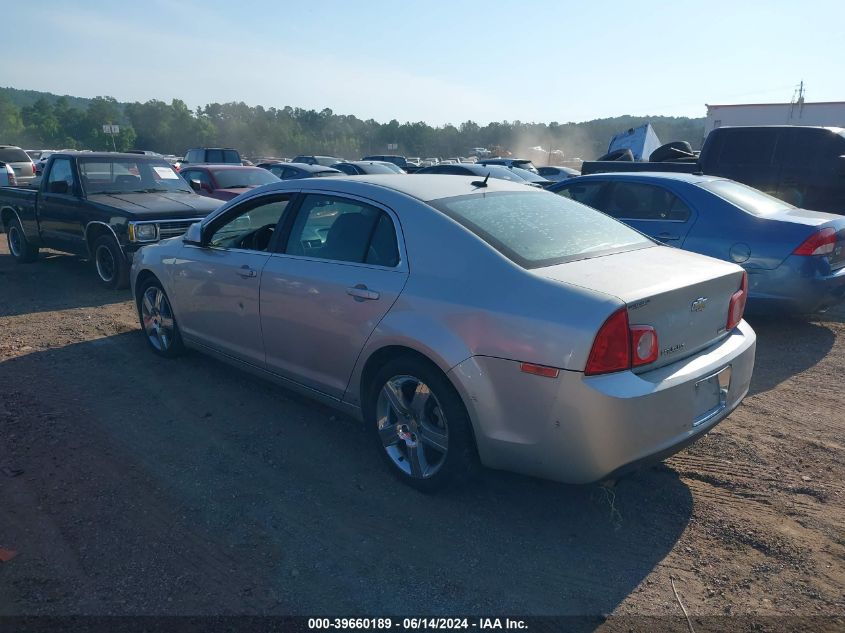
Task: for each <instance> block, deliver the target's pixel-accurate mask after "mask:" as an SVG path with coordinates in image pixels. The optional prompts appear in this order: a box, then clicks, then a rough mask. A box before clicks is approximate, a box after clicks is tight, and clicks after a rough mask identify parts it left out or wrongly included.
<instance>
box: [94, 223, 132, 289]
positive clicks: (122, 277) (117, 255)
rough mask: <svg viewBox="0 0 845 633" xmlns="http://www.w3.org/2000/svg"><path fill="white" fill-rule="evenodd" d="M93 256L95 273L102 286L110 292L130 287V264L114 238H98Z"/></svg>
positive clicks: (106, 236) (105, 236)
mask: <svg viewBox="0 0 845 633" xmlns="http://www.w3.org/2000/svg"><path fill="white" fill-rule="evenodd" d="M92 255H93V256H94V271H95V272H96V273H97V278H98V279H99V280H100V283H101V284H103V285H104V286H105V287H106V288H108V289H110V290H120V289H122V288H126V287H127V286H128V285H129V262H127V261H126V257H124V256H123V252H122V251H121V250H120V247H119V246H118V245H117V242H115V240H114V238H113V237H111V236H110V235H103V236H101V237H98V238H97V239H96V241H95V242H94V249H93V252H92Z"/></svg>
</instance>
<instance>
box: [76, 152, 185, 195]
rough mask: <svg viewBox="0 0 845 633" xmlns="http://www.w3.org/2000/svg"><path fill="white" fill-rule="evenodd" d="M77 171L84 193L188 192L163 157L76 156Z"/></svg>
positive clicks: (182, 181) (181, 180) (183, 182)
mask: <svg viewBox="0 0 845 633" xmlns="http://www.w3.org/2000/svg"><path fill="white" fill-rule="evenodd" d="M77 160H78V162H79V174H80V175H81V176H82V184H83V185H84V187H85V192H86V193H87V194H88V195H93V194H97V193H155V192H162V193H164V192H174V191H182V192H185V193H192V191H191V189H190V188H189V187H188V183H186V182H185V181H184V179H182V178H180V177H179V174H177V173H176V172H175V171H173V167H172V166H171V165H170V163H168V162H167V161H165V160H147V159H143V158H141V157H140V156H139V157H138V160H133V159H131V158H100V157H98V158H79V159H77Z"/></svg>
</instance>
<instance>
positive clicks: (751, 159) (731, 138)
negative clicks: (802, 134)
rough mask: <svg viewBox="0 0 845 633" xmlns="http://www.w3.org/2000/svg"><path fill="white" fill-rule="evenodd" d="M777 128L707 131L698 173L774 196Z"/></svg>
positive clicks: (776, 169) (779, 131)
mask: <svg viewBox="0 0 845 633" xmlns="http://www.w3.org/2000/svg"><path fill="white" fill-rule="evenodd" d="M784 129H786V128H780V127H747V128H743V127H737V128H719V129H716V130H713V131H712V132H710V136H713V138H712V139H711V138H709V137H708V139H707V144H706V146H705V150H704V151H703V152H702V157H703V160H702V171H703V172H704V173H705V174H707V175H709V176H710V175H712V176H722V177H724V178H730V179H731V180H736V181H738V182H741V183H744V184H746V185H749V186H751V187H754V188H755V189H759V190H760V191H764V192H766V193H768V194H769V195H777V189H778V178H779V176H780V167H779V166H778V165H777V163H776V161H775V148H776V147H777V143H778V139H779V137H780V134H781V133H782V131H783V130H784Z"/></svg>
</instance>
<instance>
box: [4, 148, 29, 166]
mask: <svg viewBox="0 0 845 633" xmlns="http://www.w3.org/2000/svg"><path fill="white" fill-rule="evenodd" d="M0 162H3V163H31V162H32V160H31V159H30V158H29V156H27V154H26V152H25V151H23V150H22V149H18V148H16V147H0Z"/></svg>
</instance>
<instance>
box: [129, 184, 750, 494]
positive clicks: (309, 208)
mask: <svg viewBox="0 0 845 633" xmlns="http://www.w3.org/2000/svg"><path fill="white" fill-rule="evenodd" d="M131 278H132V288H133V292H134V296H135V299H136V301H137V306H138V313H139V317H140V320H141V325H142V328H143V331H144V336H145V337H146V340H147V341H148V343H149V346H150V348H151V349H152V350H153V351H154V352H155V353H156V354H159V355H162V356H166V357H172V356H176V355H178V353H179V352H181V351H182V350H183V349H184V348H185V347H190V348H194V349H196V350H200V351H202V352H206V353H209V354H212V355H214V356H216V357H218V358H220V359H222V360H224V361H226V362H229V363H232V364H234V365H237V366H239V367H242V368H244V369H247V370H249V371H252V372H255V373H257V374H260V375H261V376H264V377H266V378H269V379H271V380H274V381H277V382H279V383H281V384H283V385H285V386H287V387H289V388H291V389H295V390H297V391H299V392H302V393H305V394H307V395H309V396H312V397H314V398H316V399H319V400H321V401H323V402H325V403H328V404H330V405H333V406H336V407H338V408H340V409H342V410H344V411H346V412H347V413H349V414H351V415H353V416H356V417H358V418H360V419H362V420H363V421H364V422H365V423H366V425H367V426H368V428H369V429H370V432H371V433H372V436H373V440H374V443H375V444H376V445H377V447H378V452H379V453H380V454H381V456H382V457H383V458H384V460H385V462H386V464H387V465H388V468H389V469H390V470H391V471H392V472H394V473H395V474H396V475H398V476H399V477H400V478H401V479H403V480H404V481H406V482H407V483H409V484H411V485H413V486H416V487H418V488H420V489H423V490H433V489H435V488H437V487H439V486H442V485H443V484H445V483H447V482H449V481H454V480H455V479H459V478H461V477H462V476H463V475H465V474H466V473H467V472H468V471H469V470H470V469H471V468H472V467H473V466H474V464H476V463H477V462H478V461H480V463H481V464H484V465H486V466H488V467H492V468H498V469H505V470H511V471H516V472H521V473H525V474H529V475H534V476H539V477H544V478H549V479H553V480H557V481H564V482H571V483H586V482H593V481H598V480H603V479H605V478H612V477H616V476H617V475H619V474H621V473H622V472H625V471H628V470H630V469H633V468H636V467H638V466H641V465H643V464H645V463H650V462H652V461H655V460H659V459H662V458H664V457H666V456H668V455H670V454H672V453H674V452H676V451H678V450H680V449H681V448H682V447H683V446H686V445H687V444H689V443H691V442H692V441H694V440H696V439H697V438H699V437H701V436H702V435H703V434H704V433H706V432H707V431H708V430H709V429H711V428H713V426H714V425H716V424H717V423H718V422H719V421H720V420H722V419H724V418H725V417H726V416H727V415H728V414H729V413H730V412H731V411H732V410H733V409H734V408H736V407H737V406H738V405H739V403H740V402H741V401H742V399H743V398H744V397H745V394H746V393H747V392H748V386H749V382H750V380H751V373H752V368H753V364H754V352H755V344H756V337H755V334H754V332H753V330H752V329H751V328H750V327H749V326H748V324H747V323H746V322H745V321H743V320H742V313H743V309H744V306H745V300H746V297H747V281H746V277H745V273H744V272H743V271H742V269H741V268H739V267H738V266H736V265H734V264H730V263H727V262H723V261H718V260H715V259H710V258H708V257H704V256H701V255H696V254H693V253H688V252H684V251H680V250H677V249H674V248H670V247H667V246H663V245H660V244H657V243H655V242H653V241H652V240H650V239H649V238H647V237H645V236H643V235H642V234H640V233H638V232H636V231H634V230H632V229H630V228H628V227H626V226H625V225H623V224H621V223H620V222H617V221H616V220H614V219H612V218H610V217H608V216H606V215H604V214H602V213H600V212H598V211H595V210H593V209H590V208H588V207H585V206H583V205H580V204H578V203H576V202H574V201H572V200H568V199H565V198H562V197H561V196H556V195H554V194H551V193H547V192H544V191H539V190H537V189H534V188H531V187H527V186H525V185H519V184H515V183H512V182H508V181H505V180H494V179H490V180H486V179H485V180H481V179H477V178H467V177H460V176H415V177H413V178H396V177H395V176H358V177H355V178H326V179H322V178H321V179H309V180H297V181H294V182H280V183H274V184H270V185H267V186H264V187H261V188H258V189H254V190H252V191H250V192H249V193H246V194H243V195H241V196H239V197H238V198H235V199H234V200H232V201H230V202H229V203H227V204H225V205H224V206H223V207H221V208H220V209H219V210H218V211H216V212H215V213H212V214H211V215H210V216H208V217H207V218H206V219H205V220H203V221H202V223H199V224H195V225H193V226H192V227H191V228H190V229H189V230H188V232H187V233H186V234H185V235H184V236H183V237H181V238H173V239H170V240H164V241H162V242H160V243H158V244H155V245H152V246H148V247H146V248H144V249H142V250H141V251H139V253H138V254H136V256H135V260H134V263H133V266H132V277H131Z"/></svg>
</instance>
